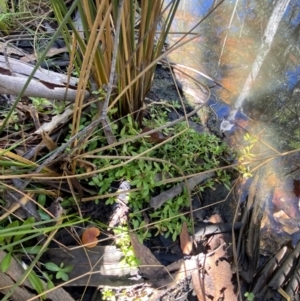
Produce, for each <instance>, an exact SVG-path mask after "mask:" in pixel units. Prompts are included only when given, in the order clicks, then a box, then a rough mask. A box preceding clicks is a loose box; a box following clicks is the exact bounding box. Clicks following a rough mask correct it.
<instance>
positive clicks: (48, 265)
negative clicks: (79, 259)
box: [45, 262, 60, 272]
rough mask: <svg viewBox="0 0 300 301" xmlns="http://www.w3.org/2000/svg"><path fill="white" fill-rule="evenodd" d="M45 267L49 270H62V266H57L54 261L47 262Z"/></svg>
mask: <svg viewBox="0 0 300 301" xmlns="http://www.w3.org/2000/svg"><path fill="white" fill-rule="evenodd" d="M45 267H46V269H47V270H49V271H51V272H58V271H60V267H59V266H57V265H56V264H55V263H53V262H47V263H45Z"/></svg>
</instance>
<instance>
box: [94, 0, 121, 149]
mask: <svg viewBox="0 0 300 301" xmlns="http://www.w3.org/2000/svg"><path fill="white" fill-rule="evenodd" d="M123 3H124V0H121V1H120V2H119V6H118V16H117V23H116V33H115V41H114V49H113V57H112V62H111V69H110V75H109V82H108V86H107V92H106V96H105V101H104V104H103V108H102V113H101V117H100V121H101V123H102V126H103V130H104V133H105V136H106V139H107V142H108V144H112V143H114V142H116V138H115V136H114V134H113V132H112V129H111V127H110V125H109V120H108V117H107V108H108V103H109V99H110V96H111V92H112V88H113V86H114V79H115V72H116V63H117V55H118V50H119V42H120V28H121V19H122V10H123Z"/></svg>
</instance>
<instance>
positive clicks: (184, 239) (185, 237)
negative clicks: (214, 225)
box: [180, 222, 193, 255]
mask: <svg viewBox="0 0 300 301" xmlns="http://www.w3.org/2000/svg"><path fill="white" fill-rule="evenodd" d="M180 248H181V251H182V253H183V254H184V255H190V254H191V252H192V250H193V244H192V242H191V239H190V234H189V232H188V229H187V225H186V222H184V223H183V224H182V228H181V233H180Z"/></svg>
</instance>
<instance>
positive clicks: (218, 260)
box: [192, 214, 237, 301]
mask: <svg viewBox="0 0 300 301" xmlns="http://www.w3.org/2000/svg"><path fill="white" fill-rule="evenodd" d="M209 221H210V222H212V223H220V222H222V219H221V217H220V215H218V214H214V215H213V216H211V217H210V219H209ZM226 243H228V242H226V238H225V237H224V236H223V234H216V235H214V236H212V237H211V238H210V240H209V242H208V244H209V246H210V249H211V251H213V250H216V251H215V252H214V254H213V255H212V256H208V257H207V258H206V260H205V262H204V266H203V268H204V269H205V272H203V274H202V279H200V277H198V275H194V277H193V278H192V279H193V282H195V281H197V280H198V281H199V283H194V289H195V292H196V294H197V297H198V300H199V301H204V300H207V299H208V298H209V299H210V297H212V296H213V299H212V300H221V299H222V300H224V301H235V300H237V296H236V294H235V293H234V286H233V284H232V282H231V278H232V271H231V266H230V264H229V262H228V261H227V260H226V257H227V254H226V246H225V245H226ZM223 244H224V246H223V247H222V245H223ZM200 281H203V284H202V285H203V287H204V291H205V293H204V292H203V291H202V289H201V287H202V285H201V282H200Z"/></svg>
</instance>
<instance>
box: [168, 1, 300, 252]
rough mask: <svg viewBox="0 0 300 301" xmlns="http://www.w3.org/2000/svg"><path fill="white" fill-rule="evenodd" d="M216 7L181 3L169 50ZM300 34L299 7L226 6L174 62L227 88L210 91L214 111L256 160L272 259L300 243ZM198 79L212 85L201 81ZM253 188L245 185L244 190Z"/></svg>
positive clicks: (244, 153)
mask: <svg viewBox="0 0 300 301" xmlns="http://www.w3.org/2000/svg"><path fill="white" fill-rule="evenodd" d="M215 3H216V1H200V0H189V1H181V3H180V7H179V11H178V13H177V16H176V20H175V21H174V24H173V29H172V31H173V32H176V33H173V34H171V35H170V39H169V42H170V44H171V45H172V44H174V43H175V42H177V41H178V40H179V39H180V38H181V37H182V34H180V33H178V32H184V33H186V32H188V31H189V30H190V29H191V28H192V27H193V26H194V25H195V24H196V23H197V22H199V20H200V19H201V18H203V17H204V16H205V15H206V14H207V13H208V11H209V10H211V9H212V8H213V5H214V4H215ZM299 29H300V2H299V1H297V0H290V1H288V0H282V1H281V0H280V1H258V0H256V1H255V0H248V1H225V2H223V3H222V5H220V6H219V7H218V9H216V10H215V11H214V13H213V14H212V15H210V16H209V17H208V18H207V19H206V20H205V21H204V22H203V23H201V25H200V26H199V27H197V28H196V29H195V31H193V33H201V36H200V37H199V38H197V39H196V40H194V41H193V42H190V43H188V44H187V45H185V46H184V47H182V48H180V49H179V50H176V51H175V52H174V53H172V54H171V56H170V59H171V60H172V61H174V62H176V63H179V64H182V65H186V66H188V67H192V68H195V69H196V70H199V71H201V72H203V73H205V74H207V75H208V76H209V77H211V78H213V79H215V80H216V81H217V82H219V83H220V84H221V85H222V86H223V87H224V88H220V87H217V86H215V87H213V88H212V89H211V91H212V98H211V99H210V101H209V107H210V110H211V111H212V112H213V114H214V115H215V116H216V117H217V119H218V123H217V124H218V127H220V129H221V132H222V133H223V134H225V136H226V140H227V141H228V143H230V144H231V145H232V146H233V147H234V148H235V149H236V150H237V151H238V152H239V153H240V156H241V157H243V159H244V161H245V160H246V159H247V160H248V161H251V163H249V170H250V171H251V172H252V174H253V175H258V176H259V180H258V184H256V185H257V186H256V187H255V190H256V197H257V198H258V197H260V198H261V200H259V201H260V202H261V209H263V216H262V220H261V245H260V247H261V251H262V253H266V254H269V253H275V252H276V251H277V250H278V248H279V247H280V246H281V245H282V244H283V243H284V242H286V241H287V240H292V244H293V245H295V244H296V243H297V242H298V241H299V239H300V235H299V234H300V227H299V226H300V214H299V205H300V204H299V186H300V184H299V183H300V154H299V152H300V48H299V45H300V43H299V42H300V41H299V40H300V30H299ZM188 37H192V34H189V35H188ZM188 37H187V38H188ZM195 75H196V74H193V76H195ZM197 79H198V80H202V82H204V83H205V84H208V85H210V86H213V85H212V82H210V81H207V79H205V78H203V77H201V76H199V75H198V76H197ZM249 137H250V138H249ZM251 137H252V138H251ZM245 138H247V139H246V140H247V141H245ZM247 146H248V147H250V148H248V149H246V147H247ZM250 150H251V151H250ZM243 185H244V186H243ZM250 186H251V181H250V184H249V181H248V182H247V184H246V181H245V183H244V184H242V186H241V187H240V189H249V187H250Z"/></svg>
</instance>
